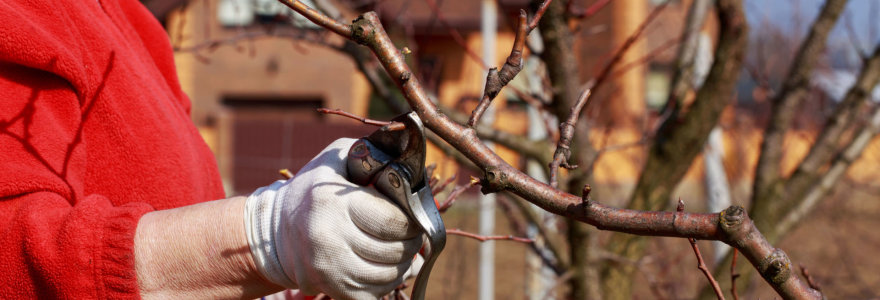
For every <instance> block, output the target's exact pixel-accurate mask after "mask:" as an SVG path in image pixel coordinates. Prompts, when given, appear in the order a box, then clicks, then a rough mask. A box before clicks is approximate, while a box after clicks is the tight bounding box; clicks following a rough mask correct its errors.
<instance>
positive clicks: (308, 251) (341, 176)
mask: <svg viewBox="0 0 880 300" xmlns="http://www.w3.org/2000/svg"><path fill="white" fill-rule="evenodd" d="M354 142H355V140H354V139H339V140H336V141H335V142H333V143H332V144H330V145H329V146H327V148H325V149H324V150H323V151H321V153H320V154H318V156H316V157H315V158H314V159H312V161H311V162H309V163H308V164H306V166H305V167H303V168H302V170H300V171H299V173H297V174H296V176H295V177H294V178H291V179H290V180H287V181H277V182H275V183H273V184H272V185H269V186H266V187H262V188H260V189H257V191H255V192H254V193H253V194H251V195H250V196H249V197H248V199H247V204H246V206H245V227H246V232H247V236H248V243H249V244H250V248H251V254H253V257H254V261H255V263H256V265H257V268H258V269H259V270H260V272H261V273H262V274H263V276H265V277H266V278H267V279H268V280H269V281H271V282H273V283H275V284H278V285H281V286H284V287H286V288H290V289H297V288H298V289H300V291H301V292H304V293H306V294H309V295H311V294H316V293H318V292H323V293H325V294H327V295H329V296H331V297H333V298H334V299H367V298H371V299H375V298H378V297H380V296H382V295H385V294H387V293H388V292H390V291H391V290H393V289H394V288H395V287H397V286H398V285H400V284H401V283H402V282H403V279H404V276H405V275H406V274H407V273H408V272H410V265H411V263H412V261H413V258H414V256H415V254H416V253H417V252H418V250H419V248H420V247H421V245H422V234H421V233H420V231H419V229H418V226H417V225H415V224H414V223H413V224H411V222H410V221H409V219H408V218H407V216H406V215H405V214H404V213H403V211H401V209H400V208H398V207H397V206H396V205H394V204H393V203H392V202H391V201H389V200H388V199H387V198H386V197H385V196H383V195H382V194H380V193H379V192H377V191H376V190H375V189H373V188H371V187H362V186H359V185H356V184H354V183H351V182H348V180H346V164H345V161H346V156H347V154H348V149H349V148H351V145H352V144H353V143H354ZM416 271H417V270H416ZM410 273H412V272H410Z"/></svg>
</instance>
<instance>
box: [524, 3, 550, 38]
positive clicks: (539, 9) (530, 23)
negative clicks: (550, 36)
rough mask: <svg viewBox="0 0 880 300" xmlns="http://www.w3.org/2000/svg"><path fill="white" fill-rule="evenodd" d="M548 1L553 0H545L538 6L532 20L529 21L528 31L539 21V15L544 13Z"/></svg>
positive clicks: (541, 15)
mask: <svg viewBox="0 0 880 300" xmlns="http://www.w3.org/2000/svg"><path fill="white" fill-rule="evenodd" d="M550 2H553V0H545V1H544V3H541V7H539V8H538V11H536V12H535V15H534V16H532V20H531V21H529V30H528V32H532V30H534V29H535V27H538V22H540V21H541V17H543V16H544V13H545V12H547V7H550Z"/></svg>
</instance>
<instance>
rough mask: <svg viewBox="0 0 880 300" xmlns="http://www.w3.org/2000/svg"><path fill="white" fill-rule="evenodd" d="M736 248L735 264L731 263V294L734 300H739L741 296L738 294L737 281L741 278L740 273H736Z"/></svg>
mask: <svg viewBox="0 0 880 300" xmlns="http://www.w3.org/2000/svg"><path fill="white" fill-rule="evenodd" d="M737 252H739V251H737V250H736V248H734V249H733V262H731V263H730V294H731V295H733V300H739V294H737V292H736V279H737V278H739V273H737V272H736V256H737V255H736V254H737Z"/></svg>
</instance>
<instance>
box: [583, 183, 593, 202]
mask: <svg viewBox="0 0 880 300" xmlns="http://www.w3.org/2000/svg"><path fill="white" fill-rule="evenodd" d="M592 191H593V187H591V186H590V185H589V184H585V185H584V190H583V193H582V194H581V200H583V201H584V202H587V201H590V192H592Z"/></svg>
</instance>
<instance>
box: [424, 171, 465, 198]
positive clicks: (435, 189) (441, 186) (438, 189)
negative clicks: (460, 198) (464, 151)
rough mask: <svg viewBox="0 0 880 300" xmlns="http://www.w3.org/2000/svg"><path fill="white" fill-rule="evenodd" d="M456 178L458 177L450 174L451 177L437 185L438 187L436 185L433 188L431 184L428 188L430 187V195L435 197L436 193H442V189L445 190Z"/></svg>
mask: <svg viewBox="0 0 880 300" xmlns="http://www.w3.org/2000/svg"><path fill="white" fill-rule="evenodd" d="M434 177H435V176H432V177H431V178H434ZM456 177H458V176H456V174H452V176H449V178H446V180H445V181H443V183H442V184H439V185H437V186H434V185H433V184H432V185H430V187H431V194H432V195H437V193H439V192H441V191H443V190H444V189H446V187H447V186H449V184H450V183H452V182H453V181H455V178H456Z"/></svg>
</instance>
